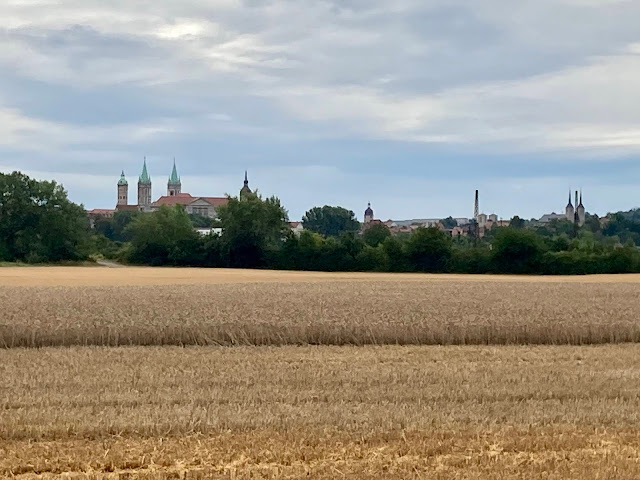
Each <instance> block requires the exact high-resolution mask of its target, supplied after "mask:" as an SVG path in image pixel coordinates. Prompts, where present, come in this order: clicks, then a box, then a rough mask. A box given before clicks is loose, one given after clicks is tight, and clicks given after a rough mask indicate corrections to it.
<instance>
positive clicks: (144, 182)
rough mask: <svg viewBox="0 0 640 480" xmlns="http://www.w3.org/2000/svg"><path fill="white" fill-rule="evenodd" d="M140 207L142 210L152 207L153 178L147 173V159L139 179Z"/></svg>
mask: <svg viewBox="0 0 640 480" xmlns="http://www.w3.org/2000/svg"><path fill="white" fill-rule="evenodd" d="M138 205H139V206H140V208H141V209H142V210H145V209H146V208H148V207H149V205H151V177H150V176H149V174H148V173H147V157H145V158H144V163H143V164H142V173H141V174H140V177H139V178H138Z"/></svg>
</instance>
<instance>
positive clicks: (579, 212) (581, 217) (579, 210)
mask: <svg viewBox="0 0 640 480" xmlns="http://www.w3.org/2000/svg"><path fill="white" fill-rule="evenodd" d="M576 217H577V219H578V226H580V227H581V226H583V225H584V222H585V220H586V213H585V209H584V205H582V190H580V203H579V204H578V206H577V207H576Z"/></svg>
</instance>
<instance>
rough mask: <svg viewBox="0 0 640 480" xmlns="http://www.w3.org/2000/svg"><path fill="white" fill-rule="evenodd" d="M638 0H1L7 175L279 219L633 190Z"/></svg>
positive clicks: (603, 206)
mask: <svg viewBox="0 0 640 480" xmlns="http://www.w3.org/2000/svg"><path fill="white" fill-rule="evenodd" d="M638 19H640V2H638V1H633V0H536V1H535V2H525V1H513V0H482V1H472V0H394V1H392V2H390V1H388V0H324V1H316V0H210V1H204V0H199V1H196V0H138V1H135V2H133V1H130V0H2V1H1V2H0V171H4V172H7V171H13V170H20V171H23V172H25V173H27V174H29V175H32V176H34V177H36V178H39V179H55V180H57V181H58V182H60V183H62V184H63V185H64V187H65V188H66V189H67V190H68V192H69V197H70V198H71V199H72V200H73V201H75V202H78V203H82V204H84V205H85V207H87V208H113V207H114V205H115V203H116V182H117V181H118V179H119V176H120V172H121V170H124V171H125V173H126V175H127V178H128V180H129V184H130V187H129V188H130V192H129V194H130V195H129V198H130V203H135V202H136V188H135V184H136V183H137V177H138V175H139V174H140V171H141V168H142V161H143V158H144V157H145V156H146V159H147V164H148V168H149V174H150V175H151V177H152V180H153V197H154V198H157V197H158V196H160V195H163V194H165V193H166V182H167V179H168V176H169V174H170V172H171V166H172V162H173V158H174V157H175V159H176V163H177V167H178V172H179V174H180V176H181V177H182V190H183V191H184V192H189V193H191V194H192V195H203V196H222V195H224V194H226V193H229V194H233V195H235V194H237V192H238V191H239V189H240V188H241V187H242V180H243V177H244V171H245V170H248V172H249V181H250V185H251V187H252V188H257V189H258V190H259V192H260V193H262V194H263V195H268V196H270V195H277V196H278V197H280V199H281V200H282V202H283V204H284V205H285V207H286V208H287V210H288V212H289V216H290V218H291V219H299V218H300V217H301V216H302V215H303V213H304V212H305V211H306V210H308V209H309V208H311V207H313V206H317V205H325V204H329V205H341V206H344V207H346V208H348V209H351V210H353V211H355V212H356V214H357V216H358V217H359V218H360V219H361V218H362V215H363V212H364V209H365V208H366V206H367V202H371V204H372V207H373V208H374V211H375V214H376V217H377V218H380V219H383V220H386V219H388V218H393V219H407V218H438V217H446V216H449V215H451V216H454V217H469V216H472V214H473V199H474V190H475V189H479V191H480V209H481V211H483V212H485V213H487V214H488V213H496V214H497V215H498V216H499V217H501V218H510V217H511V216H513V215H516V214H517V215H520V216H521V217H524V218H532V217H539V216H541V215H542V214H544V213H550V212H552V211H555V212H559V211H563V210H564V207H565V205H566V203H567V197H568V192H569V189H574V190H575V189H580V188H581V189H582V190H583V192H584V204H585V207H586V209H587V211H589V212H592V213H597V214H599V215H604V214H606V213H607V212H609V211H617V210H628V209H630V208H633V207H638V206H640V189H639V188H638V183H639V181H640V163H639V162H638V156H639V154H640V29H639V28H638Z"/></svg>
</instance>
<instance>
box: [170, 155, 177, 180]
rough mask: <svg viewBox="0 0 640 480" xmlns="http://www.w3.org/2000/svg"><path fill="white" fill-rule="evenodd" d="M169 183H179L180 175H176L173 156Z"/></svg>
mask: <svg viewBox="0 0 640 480" xmlns="http://www.w3.org/2000/svg"><path fill="white" fill-rule="evenodd" d="M169 183H180V177H179V176H178V170H177V169H176V157H173V170H171V176H170V177H169Z"/></svg>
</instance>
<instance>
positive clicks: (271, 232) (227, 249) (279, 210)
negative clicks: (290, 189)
mask: <svg viewBox="0 0 640 480" xmlns="http://www.w3.org/2000/svg"><path fill="white" fill-rule="evenodd" d="M218 215H219V217H220V226H221V227H222V246H223V253H224V255H225V257H226V260H227V264H228V265H229V266H232V267H242V268H253V267H260V266H264V265H266V264H267V263H266V262H267V260H268V258H269V257H270V256H271V255H275V253H276V251H277V250H278V249H279V248H280V247H281V245H282V242H283V239H284V238H286V236H287V233H288V231H289V229H288V225H287V221H288V218H287V212H286V210H285V209H284V208H283V207H282V205H281V204H280V200H279V199H278V198H276V197H270V198H267V199H262V197H261V196H260V195H258V194H257V193H252V194H247V195H243V197H242V200H240V199H239V198H237V197H229V202H228V203H227V205H224V206H222V207H220V209H219V210H218Z"/></svg>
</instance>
